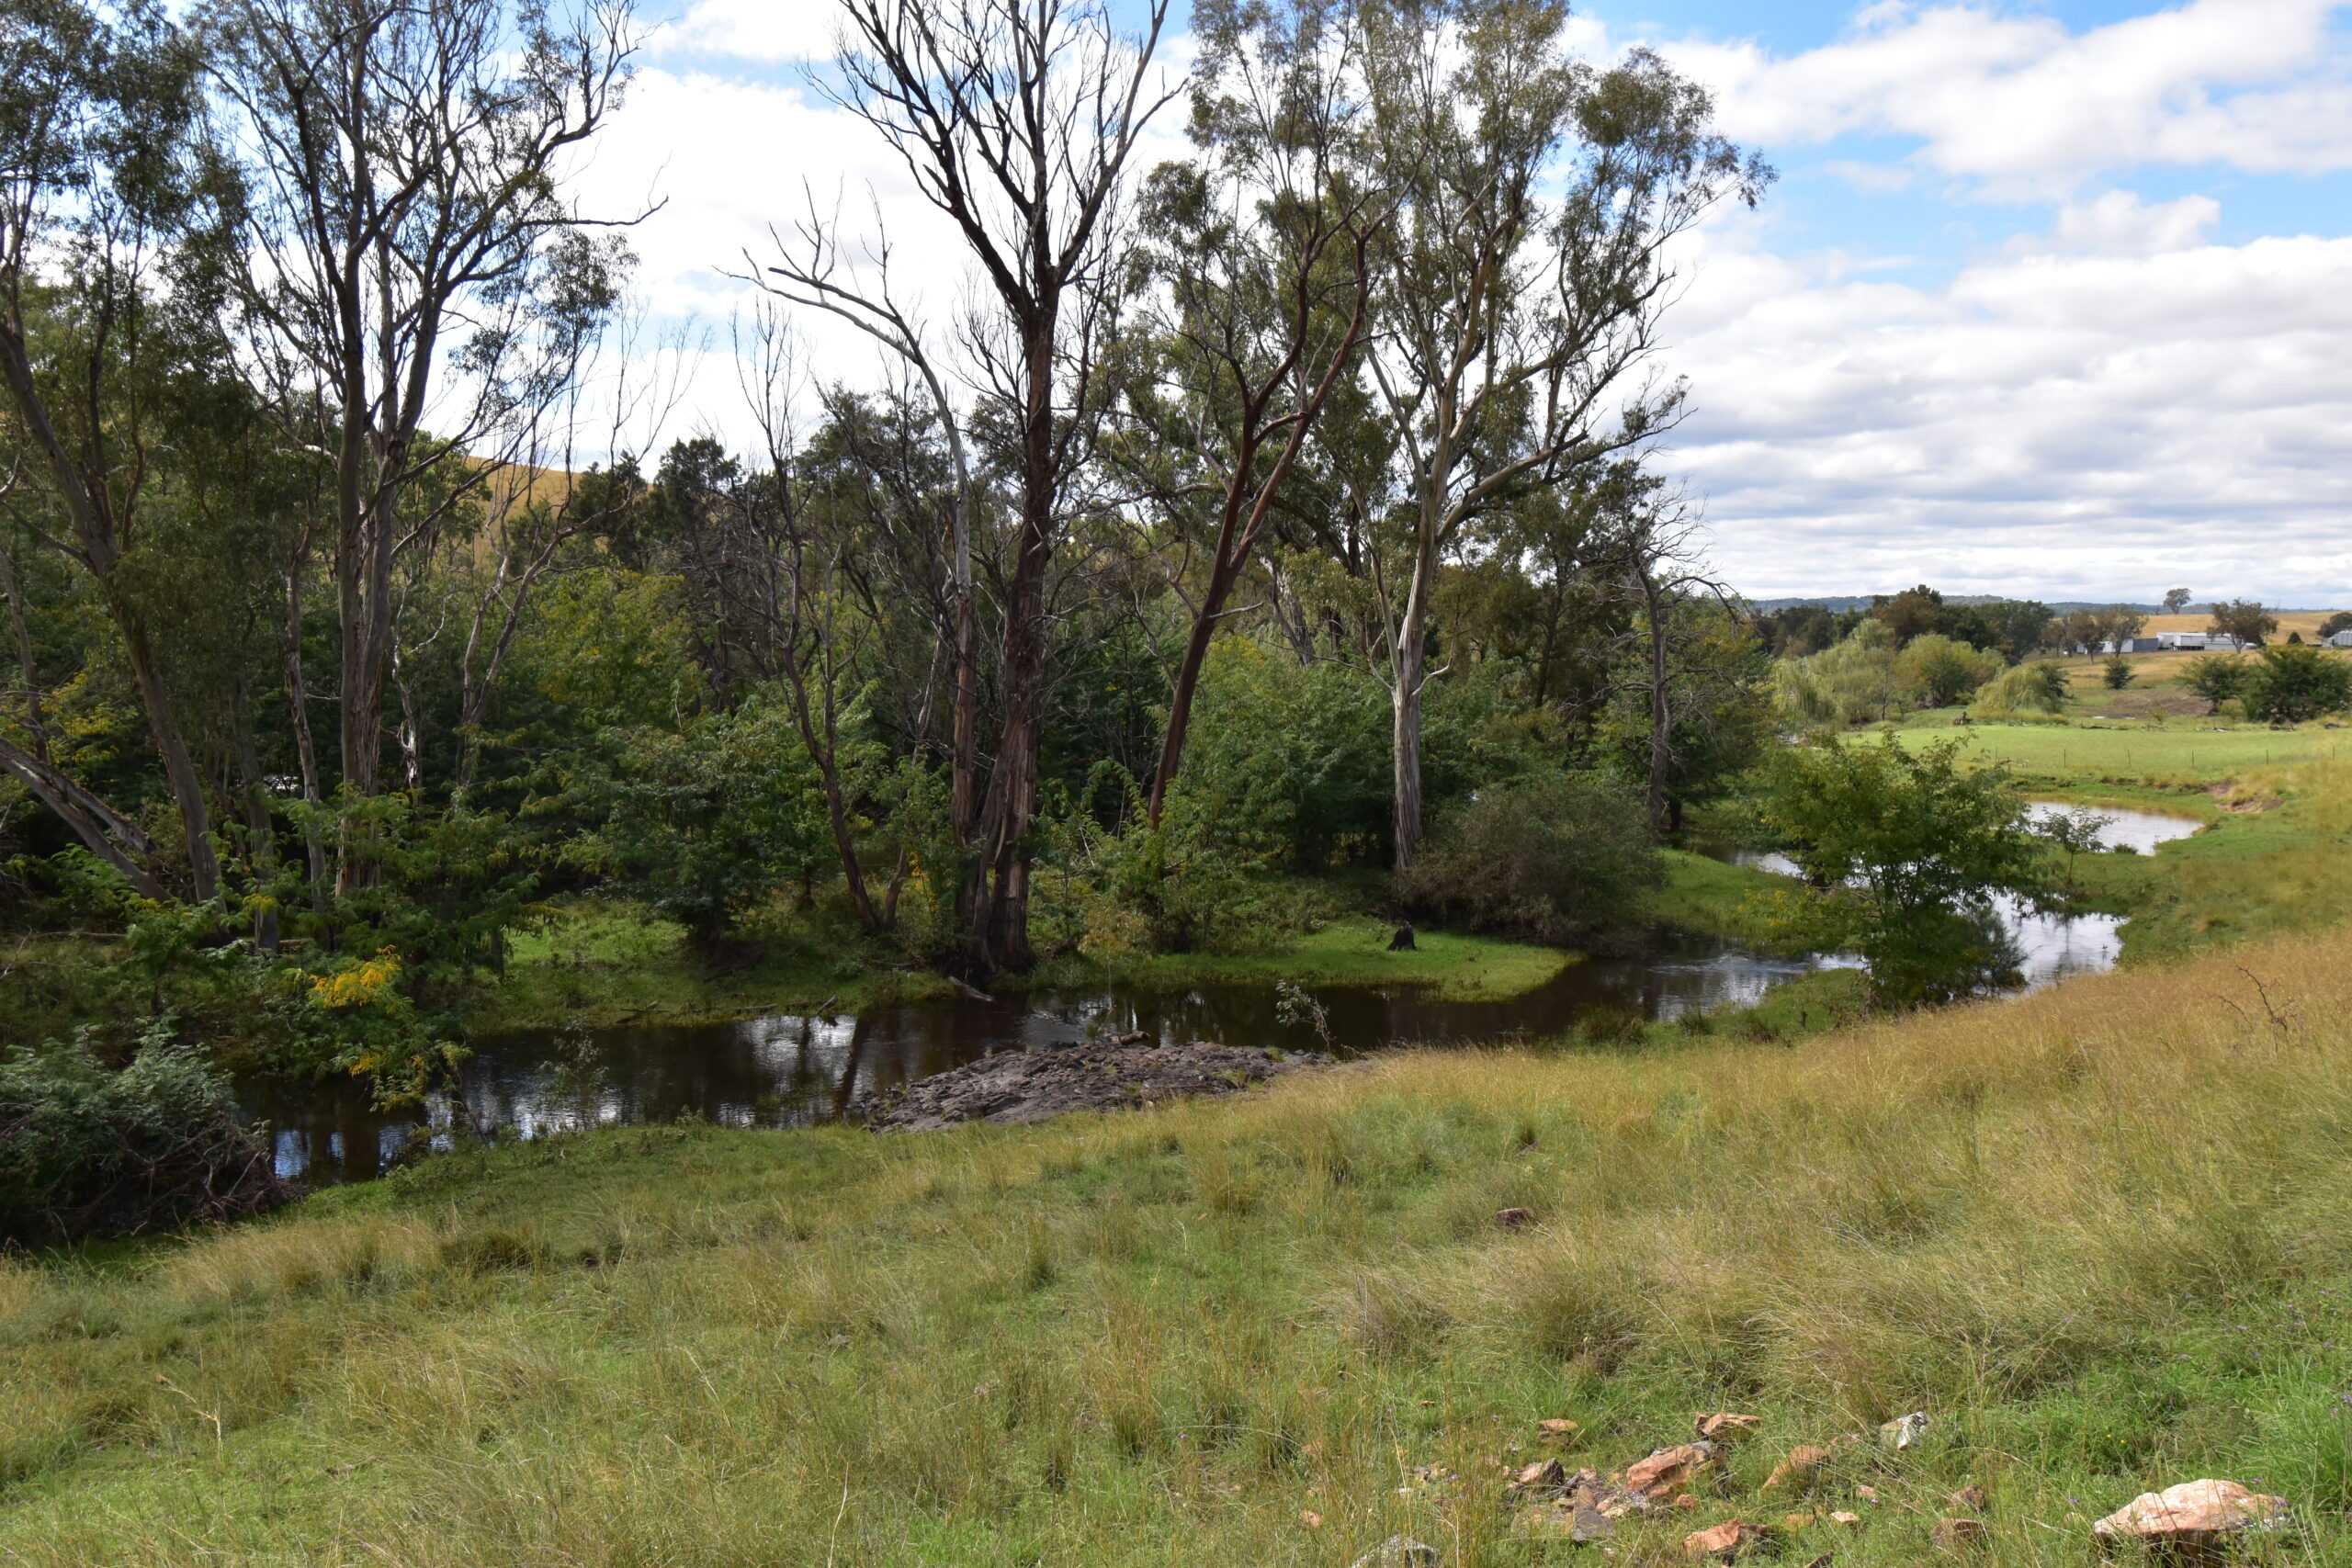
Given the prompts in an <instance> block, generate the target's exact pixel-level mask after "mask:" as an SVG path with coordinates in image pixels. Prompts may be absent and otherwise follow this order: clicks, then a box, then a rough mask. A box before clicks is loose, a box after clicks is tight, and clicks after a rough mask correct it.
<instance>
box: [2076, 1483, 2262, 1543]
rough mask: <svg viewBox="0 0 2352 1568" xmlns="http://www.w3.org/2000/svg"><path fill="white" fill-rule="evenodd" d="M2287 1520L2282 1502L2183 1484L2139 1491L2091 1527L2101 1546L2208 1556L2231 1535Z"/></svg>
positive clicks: (2235, 1488)
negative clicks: (2135, 1544)
mask: <svg viewBox="0 0 2352 1568" xmlns="http://www.w3.org/2000/svg"><path fill="white" fill-rule="evenodd" d="M2291 1517H2292V1515H2291V1513H2290V1510H2289V1508H2288V1506H2287V1500H2286V1499H2285V1498H2284V1497H2272V1496H2267V1495H2264V1494H2262V1493H2259V1492H2254V1491H2249V1490H2248V1489H2247V1488H2245V1487H2244V1486H2241V1485H2239V1484H2238V1483H2236V1482H2234V1481H2184V1482H2182V1483H2180V1484H2179V1485H2177V1486H2167V1487H2165V1489H2164V1490H2163V1491H2162V1492H2143V1493H2142V1494H2141V1495H2139V1496H2137V1497H2134V1498H2132V1499H2131V1501H2130V1502H2129V1503H2126V1504H2125V1505H2124V1506H2121V1507H2120V1508H2118V1509H2116V1510H2115V1512H2113V1513H2111V1514H2109V1515H2108V1516H2107V1517H2105V1518H2103V1519H2101V1520H2099V1521H2098V1523H2097V1524H2095V1525H2093V1526H2091V1531H2092V1533H2093V1534H2094V1535H2096V1536H2098V1538H2099V1540H2101V1541H2102V1542H2114V1541H2118V1540H2143V1541H2147V1542H2149V1543H2150V1544H2151V1545H2162V1546H2166V1547H2169V1548H2171V1549H2173V1550H2175V1551H2177V1552H2180V1553H2183V1554H2188V1555H2191V1556H2192V1558H2193V1557H2209V1558H2210V1557H2214V1556H2218V1555H2219V1554H2220V1551H2221V1550H2222V1547H2223V1546H2224V1545H2225V1544H2226V1543H2227V1541H2228V1540H2229V1539H2230V1538H2231V1537H2232V1536H2236V1535H2245V1534H2252V1533H2257V1532H2260V1531H2265V1530H2276V1529H2285V1528H2286V1526H2287V1524H2288V1523H2289V1521H2290V1518H2291Z"/></svg>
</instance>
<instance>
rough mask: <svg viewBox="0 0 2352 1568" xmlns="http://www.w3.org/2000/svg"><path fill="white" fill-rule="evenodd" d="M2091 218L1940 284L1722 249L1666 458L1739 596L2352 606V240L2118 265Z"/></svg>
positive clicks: (2268, 244)
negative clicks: (2009, 595) (1932, 595)
mask: <svg viewBox="0 0 2352 1568" xmlns="http://www.w3.org/2000/svg"><path fill="white" fill-rule="evenodd" d="M2098 205H2099V204H2096V203H2095V204H2093V208H2094V209H2096V208H2098ZM2107 210H2108V212H2109V217H2110V218H2112V217H2114V216H2115V215H2117V214H2119V213H2120V214H2122V215H2123V219H2124V221H2123V222H2122V225H2121V226H2122V227H2124V228H2127V229H2128V228H2130V227H2131V226H2132V221H2133V220H2138V219H2143V218H2144V217H2145V216H2146V213H2147V211H2148V210H2150V209H2132V208H2131V207H2130V206H2129V205H2128V204H2121V203H2109V204H2107ZM2159 210H2160V209H2159ZM2188 217H2192V218H2195V219H2197V220H2198V224H2197V226H2199V227H2201V226H2202V225H2203V224H2204V223H2206V222H2210V216H2208V215H2205V214H2202V213H2192V214H2189V215H2188ZM2086 224H2088V225H2089V226H2090V227H2092V228H2094V229H2096V228H2097V227H2098V219H2097V218H2096V216H2093V217H2088V218H2086V217H2081V216H2077V217H2075V218H2073V219H2069V220H2062V221H2061V223H2060V224H2059V226H2058V230H2057V231H2056V232H2054V233H2053V234H2052V236H2051V237H2050V238H2049V240H2048V241H2047V243H2043V244H2041V245H2039V246H2035V247H2030V248H2029V249H2026V250H2024V251H2021V252H2018V253H2015V254H2006V255H2003V256H2001V257H1999V258H1997V259H1993V260H1987V261H1985V262H1982V263H1979V264H1978V265H1973V266H1970V267H1968V268H1967V269H1965V270H1963V271H1962V272H1961V273H1960V274H1959V275H1958V276H1956V277H1954V278H1953V279H1952V280H1951V282H1950V283H1949V284H1948V285H1946V286H1943V287H1939V288H1922V287H1917V286H1908V285H1902V284H1894V283H1889V282H1884V281H1842V280H1839V279H1838V278H1836V277H1834V276H1830V275H1829V274H1827V273H1826V271H1824V270H1822V269H1818V268H1815V267H1811V266H1809V265H1805V264H1802V263H1797V262H1792V261H1790V260H1787V259H1784V258H1778V257H1774V256H1771V255H1769V254H1763V253H1761V252H1755V251H1740V250H1738V249H1736V248H1726V249H1720V250H1719V254H1715V255H1713V256H1711V257H1708V258H1706V260H1705V264H1704V265H1703V266H1702V271H1701V274H1700V278H1699V281H1698V283H1697V284H1696V286H1695V287H1694V288H1693V291H1692V295H1691V299H1690V301H1689V303H1690V306H1691V309H1690V310H1689V312H1688V315H1687V317H1686V318H1685V320H1684V321H1683V322H1682V326H1683V329H1684V335H1683V337H1682V339H1681V342H1680V343H1679V345H1678V347H1677V350H1676V353H1675V359H1676V362H1677V363H1678V364H1679V365H1680V366H1683V367H1689V368H1691V369H1692V370H1694V371H1695V372H1696V376H1695V382H1696V391H1697V397H1698V410H1697V412H1696V414H1695V415H1694V417H1693V418H1692V419H1691V422H1690V423H1688V424H1686V425H1685V426H1684V427H1683V429H1682V431H1681V432H1679V434H1678V437H1677V439H1676V441H1675V443H1674V446H1673V447H1672V449H1671V451H1670V454H1669V457H1668V464H1669V466H1670V467H1672V468H1679V469H1680V470H1682V471H1683V472H1685V473H1687V474H1688V475H1689V476H1690V478H1691V482H1692V484H1693V486H1694V488H1695V489H1697V490H1698V491H1701V492H1702V493H1703V494H1705V495H1706V496H1707V498H1708V510H1709V513H1710V515H1711V516H1712V518H1713V522H1714V525H1715V531H1716V546H1717V554H1718V556H1719V557H1720V558H1721V560H1722V562H1723V564H1724V567H1725V568H1726V569H1727V570H1728V571H1729V572H1730V574H1731V576H1732V578H1733V580H1734V581H1736V582H1738V583H1739V584H1740V586H1741V587H1743V588H1744V589H1746V590H1747V591H1748V592H1754V593H1758V594H1772V593H1788V592H1827V591H1859V590H1865V589H1883V588H1887V587H1890V586H1899V585H1901V584H1904V583H1908V582H1913V581H1922V580H1924V581H1932V582H1936V583H1939V584H1940V585H1943V586H1946V587H1949V588H1957V589H1962V590H1970V591H1985V592H1997V591H2022V592H2040V593H2042V594H2045V595H2048V594H2063V595H2065V596H2069V597H2075V596H2079V597H2086V598H2112V597H2124V596H2130V597H2135V598H2143V597H2148V596H2151V595H2152V594H2154V593H2155V592H2161V591H2162V590H2163V589H2164V588H2165V587H2167V586H2170V585H2171V582H2172V580H2175V579H2177V580H2179V581H2188V582H2192V583H2201V584H2204V585H2205V588H2206V589H2207V590H2210V591H2211V592H2233V593H2234V592H2251V593H2259V594H2261V595H2263V596H2265V597H2267V598H2269V599H2271V600H2273V601H2274V602H2281V601H2283V602H2290V603H2297V604H2310V603H2321V602H2328V601H2334V600H2352V556H2347V552H2346V525H2347V524H2348V523H2352V465H2347V464H2346V461H2345V457H2346V440H2345V435H2344V432H2345V431H2346V430H2347V429H2352V353H2347V350H2348V349H2352V239H2324V238H2315V237H2301V238H2266V239H2260V240H2256V241H2252V242H2250V243H2245V244H2243V245H2212V244H2182V245H2178V246H2177V247H2174V248H2165V249H2161V250H2155V251H2148V252H2122V253H2118V252H2114V251H2111V250H2099V249H2091V250H2086V249H2084V248H2083V247H2082V246H2081V245H2080V243H2078V242H2079V239H2080V236H2081V232H2082V230H2083V228H2084V227H2085V225H2086ZM2143 227H2144V225H2143ZM2167 227H2168V229H2169V233H2170V234H2171V236H2173V237H2174V238H2176V239H2177V238H2178V237H2180V236H2181V235H2182V234H2183V233H2184V231H2185V220H2184V219H2183V218H2181V217H2180V216H2178V215H2175V216H2172V217H2169V218H2167V219H2165V220H2162V221H2160V222H2159V223H2158V224H2157V225H2156V228H2157V230H2158V231H2166V229H2167ZM2070 228H2071V229H2072V231H2073V232H2071V233H2070V232H2069V230H2070Z"/></svg>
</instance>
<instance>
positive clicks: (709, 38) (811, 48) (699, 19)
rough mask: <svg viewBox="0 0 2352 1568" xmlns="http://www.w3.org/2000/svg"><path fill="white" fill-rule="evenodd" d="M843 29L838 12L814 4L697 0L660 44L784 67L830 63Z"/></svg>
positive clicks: (801, 0)
mask: <svg viewBox="0 0 2352 1568" xmlns="http://www.w3.org/2000/svg"><path fill="white" fill-rule="evenodd" d="M839 26H840V23H839V21H838V20H837V18H836V16H835V11H834V7H833V6H831V5H822V4H817V3H815V0H695V4H694V5H693V6H690V7H689V8H688V9H687V11H686V13H685V15H684V17H680V18H679V20H678V22H677V23H676V25H675V26H674V27H673V28H671V29H669V31H668V32H667V33H666V34H665V36H664V38H663V39H662V43H663V47H664V48H665V49H669V50H686V51H699V52H704V53H710V54H724V55H729V56H732V57H733V58H735V59H738V60H751V61H758V62H763V63H765V64H784V63H786V62H799V61H810V60H824V59H828V58H830V57H831V54H832V52H833V37H834V34H835V32H836V31H837V30H838V28H839Z"/></svg>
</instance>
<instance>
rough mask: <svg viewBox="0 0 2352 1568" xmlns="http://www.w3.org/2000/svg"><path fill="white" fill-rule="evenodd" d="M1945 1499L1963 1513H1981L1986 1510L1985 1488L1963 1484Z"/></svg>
mask: <svg viewBox="0 0 2352 1568" xmlns="http://www.w3.org/2000/svg"><path fill="white" fill-rule="evenodd" d="M1944 1501H1945V1502H1947V1503H1949V1504H1951V1506H1953V1507H1955V1508H1957V1509H1959V1510H1960V1511H1961V1512H1962V1513H1963V1514H1981V1513H1983V1512H1984V1511H1985V1488H1983V1487H1982V1486H1963V1487H1962V1488H1961V1489H1960V1490H1959V1491H1957V1492H1955V1493H1953V1494H1952V1495H1951V1496H1949V1497H1947V1498H1945V1499H1944Z"/></svg>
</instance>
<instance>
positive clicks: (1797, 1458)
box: [1764, 1443, 1829, 1492]
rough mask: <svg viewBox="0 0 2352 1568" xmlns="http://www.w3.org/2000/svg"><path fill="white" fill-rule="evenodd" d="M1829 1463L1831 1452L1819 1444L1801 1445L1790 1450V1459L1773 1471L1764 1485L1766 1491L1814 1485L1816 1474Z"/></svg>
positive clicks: (1783, 1461) (1776, 1466)
mask: <svg viewBox="0 0 2352 1568" xmlns="http://www.w3.org/2000/svg"><path fill="white" fill-rule="evenodd" d="M1828 1462H1829V1450H1827V1449H1826V1448H1823V1447H1822V1446H1821V1445H1820V1444H1819V1443H1799V1444H1798V1445H1797V1446H1796V1447H1795V1448H1792V1449H1791V1450H1789V1457H1788V1458H1786V1459H1784V1460H1782V1461H1781V1462H1780V1463H1779V1464H1777V1465H1775V1466H1774V1467H1773V1469H1772V1473H1771V1475H1770V1477H1769V1478H1767V1479H1766V1481H1765V1483H1764V1490H1765V1491H1767V1492H1770V1491H1773V1490H1775V1489H1776V1488H1778V1487H1782V1486H1795V1487H1805V1486H1810V1485H1812V1484H1813V1477H1814V1472H1815V1471H1817V1470H1819V1469H1820V1468H1821V1467H1822V1466H1823V1465H1825V1464H1826V1463H1828Z"/></svg>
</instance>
